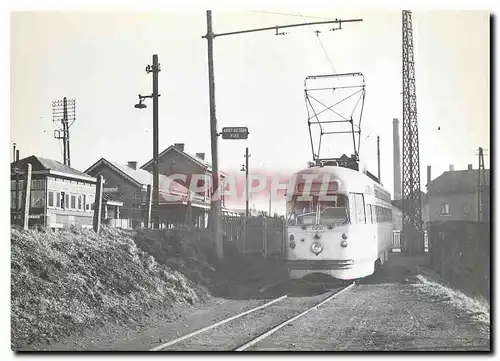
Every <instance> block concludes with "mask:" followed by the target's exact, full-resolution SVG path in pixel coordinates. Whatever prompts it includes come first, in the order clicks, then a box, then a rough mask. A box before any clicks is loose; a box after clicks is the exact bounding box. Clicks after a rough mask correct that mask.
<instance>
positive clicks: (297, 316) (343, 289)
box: [234, 282, 356, 351]
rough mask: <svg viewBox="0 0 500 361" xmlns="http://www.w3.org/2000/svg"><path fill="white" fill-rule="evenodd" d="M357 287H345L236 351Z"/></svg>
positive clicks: (238, 349) (253, 343) (237, 349)
mask: <svg viewBox="0 0 500 361" xmlns="http://www.w3.org/2000/svg"><path fill="white" fill-rule="evenodd" d="M355 285H356V283H355V282H353V283H351V284H350V285H349V286H347V287H344V288H342V289H341V290H340V291H338V292H335V293H334V294H333V295H331V296H329V297H327V298H326V299H324V300H323V301H321V302H319V303H317V304H316V305H314V306H312V307H311V308H308V309H307V310H305V311H304V312H302V313H300V314H298V315H296V316H294V317H292V318H289V319H288V320H286V321H284V322H282V323H280V324H279V325H278V326H275V327H273V328H271V329H270V330H269V331H267V332H264V333H263V334H261V335H259V336H257V337H255V338H254V339H252V340H251V341H249V342H247V343H245V344H244V345H241V346H240V347H238V348H236V349H235V350H234V351H244V350H246V349H247V348H249V347H250V346H253V345H255V344H256V343H257V342H259V341H262V340H263V339H265V338H267V337H269V336H270V335H272V334H273V333H275V332H276V331H278V330H279V329H281V328H282V327H285V326H286V325H288V324H289V323H291V322H293V321H295V320H297V319H299V318H300V317H302V316H305V315H306V314H308V313H309V312H311V311H312V310H315V309H317V308H318V307H320V306H322V305H324V304H325V303H327V302H328V301H330V300H332V299H333V298H335V297H337V296H338V295H340V294H341V293H343V292H344V291H347V290H349V289H351V288H352V287H354V286H355Z"/></svg>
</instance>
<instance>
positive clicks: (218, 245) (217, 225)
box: [202, 10, 363, 260]
mask: <svg viewBox="0 0 500 361" xmlns="http://www.w3.org/2000/svg"><path fill="white" fill-rule="evenodd" d="M359 21H363V20H362V19H349V20H342V19H335V20H330V21H320V22H313V23H300V24H291V25H276V26H272V27H266V28H258V29H249V30H241V31H233V32H228V33H221V34H215V33H214V32H213V31H212V11H211V10H207V34H206V35H203V36H202V38H205V39H207V51H208V89H209V98H210V136H211V145H212V186H213V192H214V194H216V195H217V197H216V199H214V197H212V203H211V207H210V208H211V213H212V222H213V223H212V227H213V229H214V233H215V250H216V253H217V258H218V259H219V260H222V259H223V257H224V254H223V243H222V228H221V227H222V225H221V205H220V196H219V177H220V175H219V153H218V133H217V118H216V112H215V80H214V58H213V52H214V48H213V39H215V38H216V37H220V36H227V35H238V34H244V33H252V32H257V31H267V30H274V31H276V35H285V33H283V32H281V33H280V32H278V31H279V29H284V28H292V27H299V26H309V25H322V24H338V26H339V27H338V28H333V29H331V31H334V30H340V29H342V23H351V22H359ZM247 209H248V206H247Z"/></svg>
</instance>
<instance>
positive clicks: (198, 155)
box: [196, 153, 205, 160]
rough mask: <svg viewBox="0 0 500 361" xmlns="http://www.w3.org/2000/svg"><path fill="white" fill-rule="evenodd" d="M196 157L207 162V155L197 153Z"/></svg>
mask: <svg viewBox="0 0 500 361" xmlns="http://www.w3.org/2000/svg"><path fill="white" fill-rule="evenodd" d="M196 156H197V157H198V158H200V159H203V160H205V153H196Z"/></svg>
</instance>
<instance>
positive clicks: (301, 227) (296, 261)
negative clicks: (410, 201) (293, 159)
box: [285, 165, 393, 280]
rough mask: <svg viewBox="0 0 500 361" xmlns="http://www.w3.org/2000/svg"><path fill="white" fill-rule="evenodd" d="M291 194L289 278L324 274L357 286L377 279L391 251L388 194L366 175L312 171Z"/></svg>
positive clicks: (322, 168) (340, 170)
mask: <svg viewBox="0 0 500 361" xmlns="http://www.w3.org/2000/svg"><path fill="white" fill-rule="evenodd" d="M294 180H295V185H294V186H293V188H292V189H291V191H288V192H287V200H286V201H287V205H286V207H287V210H286V214H287V226H286V237H287V238H286V242H285V244H286V245H285V248H286V257H287V266H288V270H289V276H290V278H291V279H300V278H303V277H305V276H307V275H311V274H315V273H320V274H326V275H329V276H332V277H334V278H337V279H341V280H354V279H358V278H363V277H366V276H369V275H371V274H373V273H374V271H375V268H376V266H378V265H382V264H383V263H384V262H385V261H386V260H387V259H388V255H389V250H390V248H391V246H392V231H393V223H392V204H391V198H390V194H389V192H387V191H386V190H385V189H384V188H383V187H382V186H381V185H380V184H379V183H378V182H377V181H375V180H373V179H372V178H370V177H369V176H368V175H367V174H365V173H364V172H360V171H358V170H354V169H350V168H347V167H342V166H335V165H334V166H330V165H328V166H311V167H309V168H307V169H304V170H302V171H300V172H297V173H295V175H294Z"/></svg>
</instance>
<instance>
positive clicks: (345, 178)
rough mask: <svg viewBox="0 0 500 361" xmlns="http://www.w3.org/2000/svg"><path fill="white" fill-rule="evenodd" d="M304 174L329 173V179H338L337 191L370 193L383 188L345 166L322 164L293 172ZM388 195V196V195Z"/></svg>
mask: <svg viewBox="0 0 500 361" xmlns="http://www.w3.org/2000/svg"><path fill="white" fill-rule="evenodd" d="M304 174H318V175H325V174H329V175H330V176H331V178H330V181H333V180H338V181H339V183H340V184H339V189H338V191H339V192H356V193H372V194H373V192H374V188H377V189H379V190H384V191H385V192H387V191H386V190H385V189H384V188H383V187H381V186H380V185H379V184H378V183H377V182H375V181H373V180H372V179H371V178H370V177H368V176H367V175H366V174H364V173H363V172H360V171H356V170H353V169H350V168H346V167H338V166H323V167H311V168H306V169H303V170H301V171H298V172H296V173H295V174H294V176H295V177H300V176H301V175H304ZM321 180H322V178H321V177H318V179H316V181H317V182H320V181H321ZM296 183H302V182H301V181H300V178H297V179H296ZM389 197H390V196H389Z"/></svg>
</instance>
